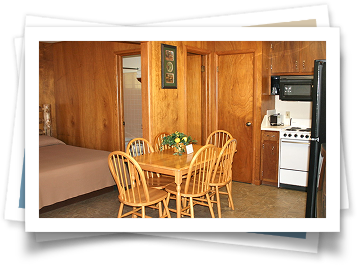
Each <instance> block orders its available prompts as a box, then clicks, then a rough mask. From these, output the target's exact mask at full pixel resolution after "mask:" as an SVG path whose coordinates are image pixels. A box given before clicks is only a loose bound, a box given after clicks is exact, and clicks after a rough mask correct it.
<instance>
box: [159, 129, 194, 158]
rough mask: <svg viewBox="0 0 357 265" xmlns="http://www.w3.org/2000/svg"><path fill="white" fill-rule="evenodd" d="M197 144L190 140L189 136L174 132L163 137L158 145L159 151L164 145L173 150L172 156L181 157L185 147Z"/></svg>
mask: <svg viewBox="0 0 357 265" xmlns="http://www.w3.org/2000/svg"><path fill="white" fill-rule="evenodd" d="M195 143H197V141H196V140H194V139H192V137H191V136H187V135H186V134H184V133H182V132H178V131H176V132H174V133H172V134H170V135H168V136H165V137H164V138H163V139H162V143H161V145H160V150H161V151H162V150H163V146H164V145H168V146H170V147H173V148H174V149H175V152H174V155H180V156H181V155H182V154H183V153H184V152H185V146H186V145H189V144H195Z"/></svg>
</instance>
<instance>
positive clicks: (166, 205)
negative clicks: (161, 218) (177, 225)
mask: <svg viewBox="0 0 357 265" xmlns="http://www.w3.org/2000/svg"><path fill="white" fill-rule="evenodd" d="M169 199H170V195H169ZM162 203H163V204H164V214H165V212H166V213H167V218H171V214H170V210H169V206H168V204H167V202H166V201H165V200H163V201H162Z"/></svg>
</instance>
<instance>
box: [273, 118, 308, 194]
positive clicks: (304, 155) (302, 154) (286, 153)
mask: <svg viewBox="0 0 357 265" xmlns="http://www.w3.org/2000/svg"><path fill="white" fill-rule="evenodd" d="M310 124H311V122H310V120H295V121H294V123H292V126H291V127H288V128H286V129H283V130H282V131H280V163H279V164H280V168H279V185H278V186H279V187H283V188H293V189H298V190H306V187H307V181H308V172H309V158H310V141H311V128H310Z"/></svg>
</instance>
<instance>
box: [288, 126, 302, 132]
mask: <svg viewBox="0 0 357 265" xmlns="http://www.w3.org/2000/svg"><path fill="white" fill-rule="evenodd" d="M300 129H301V128H300V127H291V128H288V129H285V131H299V130H300Z"/></svg>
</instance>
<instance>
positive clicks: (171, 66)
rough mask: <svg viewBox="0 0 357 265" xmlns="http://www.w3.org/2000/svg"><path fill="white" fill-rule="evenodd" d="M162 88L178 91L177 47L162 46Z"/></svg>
mask: <svg viewBox="0 0 357 265" xmlns="http://www.w3.org/2000/svg"><path fill="white" fill-rule="evenodd" d="M161 87H162V88H173V89H177V51H176V46H172V45H168V44H161Z"/></svg>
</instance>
